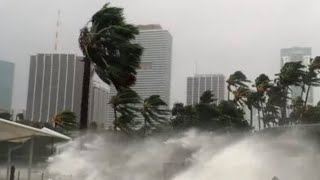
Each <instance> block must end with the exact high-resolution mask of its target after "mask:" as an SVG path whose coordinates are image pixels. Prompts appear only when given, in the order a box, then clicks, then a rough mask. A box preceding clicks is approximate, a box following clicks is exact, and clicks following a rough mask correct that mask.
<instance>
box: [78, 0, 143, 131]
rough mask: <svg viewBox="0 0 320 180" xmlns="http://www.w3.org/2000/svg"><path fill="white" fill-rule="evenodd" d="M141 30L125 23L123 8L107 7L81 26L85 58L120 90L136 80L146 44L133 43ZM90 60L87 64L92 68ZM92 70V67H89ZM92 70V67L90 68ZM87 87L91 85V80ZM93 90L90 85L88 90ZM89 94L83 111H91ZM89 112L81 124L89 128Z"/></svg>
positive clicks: (97, 71) (101, 76)
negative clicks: (88, 106)
mask: <svg viewBox="0 0 320 180" xmlns="http://www.w3.org/2000/svg"><path fill="white" fill-rule="evenodd" d="M137 34H139V31H138V29H137V28H136V27H135V26H133V25H131V24H127V23H126V22H125V18H124V16H123V9H122V8H117V7H110V6H109V4H106V5H104V6H103V8H102V9H101V10H99V11H98V12H97V13H95V14H94V15H93V16H92V18H91V20H90V21H89V22H88V24H87V25H86V26H85V27H84V28H82V29H81V31H80V36H79V45H80V48H81V51H82V53H83V55H84V61H86V62H90V63H92V64H93V66H94V69H95V71H96V73H97V74H98V76H99V77H100V78H101V79H102V80H103V81H104V82H106V83H107V84H109V85H111V84H112V85H114V87H115V88H116V90H117V91H121V90H122V89H125V88H129V87H131V86H132V85H133V84H134V83H135V81H136V69H137V68H139V64H140V57H141V55H142V47H141V46H140V45H138V44H135V43H132V40H134V38H135V35H137ZM88 64H89V63H87V66H86V67H89V66H90V65H88ZM86 69H88V68H86ZM89 69H90V68H89ZM84 86H89V83H88V80H87V79H86V81H84ZM86 90H87V91H86V92H87V94H88V93H89V90H88V88H87V89H86ZM86 98H88V96H83V99H82V102H83V103H82V108H81V111H87V108H86V105H87V103H88V100H86ZM86 114H87V113H82V117H81V120H80V122H81V127H83V128H86V127H87V117H85V116H86Z"/></svg>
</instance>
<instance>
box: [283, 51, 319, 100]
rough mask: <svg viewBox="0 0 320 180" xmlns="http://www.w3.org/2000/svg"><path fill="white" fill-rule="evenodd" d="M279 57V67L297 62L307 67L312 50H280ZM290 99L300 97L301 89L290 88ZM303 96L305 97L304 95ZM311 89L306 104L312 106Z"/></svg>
mask: <svg viewBox="0 0 320 180" xmlns="http://www.w3.org/2000/svg"><path fill="white" fill-rule="evenodd" d="M280 56H281V67H282V66H283V65H284V64H285V63H287V62H298V61H301V62H302V64H303V65H306V66H307V65H309V64H310V59H311V56H312V48H311V47H292V48H283V49H281V50H280ZM291 90H292V91H291V94H290V96H291V98H292V99H294V98H296V97H300V96H301V91H302V90H301V87H297V86H293V87H291ZM304 96H305V95H304ZM313 101H314V97H313V88H311V89H310V93H309V97H308V104H313V103H314V102H313Z"/></svg>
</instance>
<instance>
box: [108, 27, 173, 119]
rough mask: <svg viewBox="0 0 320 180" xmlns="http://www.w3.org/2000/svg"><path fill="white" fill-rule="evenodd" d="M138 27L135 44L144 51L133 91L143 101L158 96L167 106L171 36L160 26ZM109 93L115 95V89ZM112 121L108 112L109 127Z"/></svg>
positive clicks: (168, 102)
mask: <svg viewBox="0 0 320 180" xmlns="http://www.w3.org/2000/svg"><path fill="white" fill-rule="evenodd" d="M138 27H139V30H140V34H139V35H137V36H136V39H135V43H138V44H140V45H141V46H142V47H143V48H144V50H143V55H142V57H141V64H140V69H139V70H138V71H137V81H136V84H135V86H134V87H133V90H135V91H136V92H137V93H138V94H139V95H140V96H141V98H143V99H144V98H147V97H149V96H151V95H160V97H161V98H162V99H163V100H164V101H165V102H166V103H167V104H168V105H169V104H170V83H171V51H172V36H171V35H170V33H169V31H168V30H165V29H162V27H161V26H160V25H140V26H138ZM110 93H111V95H110V96H113V95H115V94H116V91H115V89H114V88H111V92H110ZM109 109H111V108H109ZM112 120H113V113H112V111H111V110H110V111H109V112H108V121H109V122H110V125H111V122H112Z"/></svg>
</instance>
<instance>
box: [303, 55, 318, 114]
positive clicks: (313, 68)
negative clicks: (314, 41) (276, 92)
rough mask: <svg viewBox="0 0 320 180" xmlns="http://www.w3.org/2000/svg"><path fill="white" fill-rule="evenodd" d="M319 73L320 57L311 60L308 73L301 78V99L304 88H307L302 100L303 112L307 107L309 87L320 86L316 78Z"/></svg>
mask: <svg viewBox="0 0 320 180" xmlns="http://www.w3.org/2000/svg"><path fill="white" fill-rule="evenodd" d="M319 71H320V57H316V58H315V59H311V64H310V65H309V66H308V71H307V72H306V73H305V75H304V76H303V85H302V92H301V97H302V95H303V92H304V91H305V86H307V92H306V96H305V100H304V107H303V111H305V110H306V107H307V102H308V98H309V93H310V88H311V86H320V78H318V75H319Z"/></svg>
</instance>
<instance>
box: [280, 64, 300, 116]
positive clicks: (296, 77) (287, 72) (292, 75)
mask: <svg viewBox="0 0 320 180" xmlns="http://www.w3.org/2000/svg"><path fill="white" fill-rule="evenodd" d="M304 69H305V66H304V65H302V62H301V61H299V62H288V63H286V64H285V65H284V66H283V67H282V68H281V70H280V73H279V74H276V76H278V77H277V78H276V80H275V82H276V85H277V86H278V87H279V88H280V89H281V91H282V93H281V94H282V95H283V97H282V98H283V99H284V100H283V104H282V105H281V118H282V122H287V96H288V92H289V88H290V86H300V87H301V86H302V79H303V77H304V75H305V71H304ZM278 98H279V97H278Z"/></svg>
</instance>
